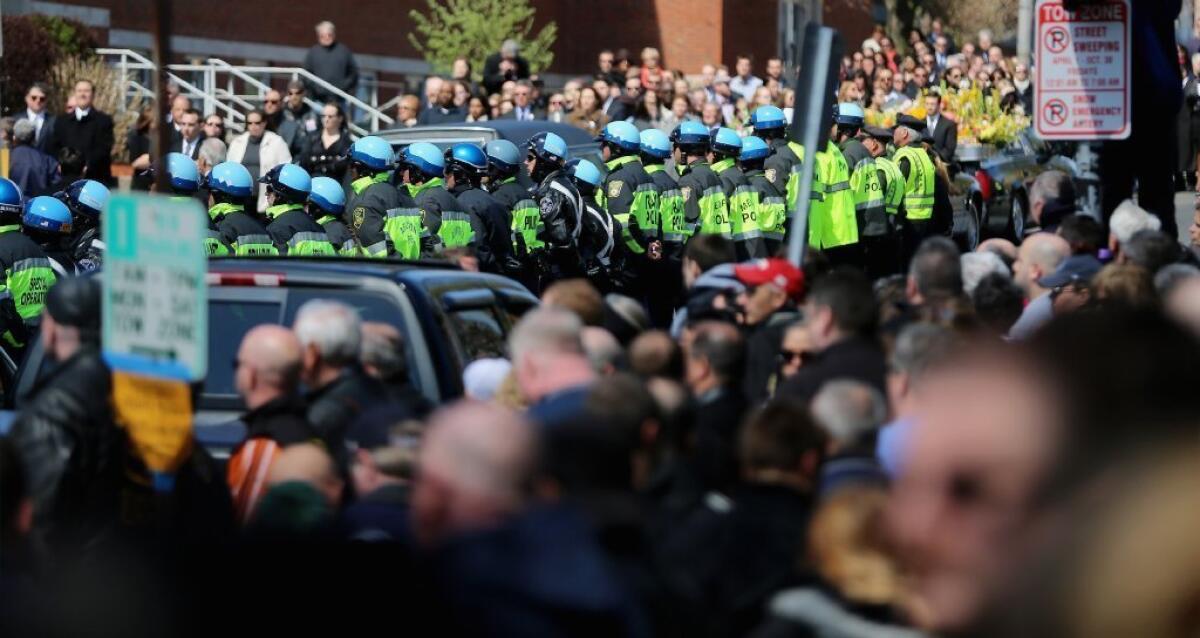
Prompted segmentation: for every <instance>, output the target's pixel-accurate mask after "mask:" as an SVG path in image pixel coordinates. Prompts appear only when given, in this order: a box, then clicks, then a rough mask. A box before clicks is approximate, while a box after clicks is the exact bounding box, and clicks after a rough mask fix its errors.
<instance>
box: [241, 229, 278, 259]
mask: <svg viewBox="0 0 1200 638" xmlns="http://www.w3.org/2000/svg"><path fill="white" fill-rule="evenodd" d="M233 254H235V255H237V256H238V257H255V256H263V255H269V256H273V257H275V256H278V255H279V249H277V248H275V243H274V242H272V241H271V236H270V235H260V234H257V233H255V234H251V235H238V238H237V242H235V243H234V246H233Z"/></svg>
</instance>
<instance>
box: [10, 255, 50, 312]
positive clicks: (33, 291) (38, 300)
mask: <svg viewBox="0 0 1200 638" xmlns="http://www.w3.org/2000/svg"><path fill="white" fill-rule="evenodd" d="M5 274H6V275H7V276H8V277H7V278H8V287H7V292H8V293H9V294H10V295H12V300H13V304H14V305H16V307H17V314H18V315H21V319H23V320H25V321H26V322H30V321H35V320H37V319H38V317H40V316H41V315H42V308H43V307H44V306H45V305H46V292H47V291H49V290H50V287H51V286H53V285H54V282H55V281H58V278H57V277H55V276H54V269H53V268H52V267H51V266H50V259H49V258H47V257H29V258H27V259H21V260H18V261H16V262H13V265H12V266H11V267H9V269H8V272H6V273H5Z"/></svg>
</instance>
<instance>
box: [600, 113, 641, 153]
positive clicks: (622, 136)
mask: <svg viewBox="0 0 1200 638" xmlns="http://www.w3.org/2000/svg"><path fill="white" fill-rule="evenodd" d="M596 141H597V142H608V143H609V144H612V145H613V146H616V147H617V148H619V149H621V150H623V151H628V152H630V153H636V152H637V151H638V148H640V147H641V145H642V140H641V137H640V136H639V135H638V130H637V127H636V126H634V125H632V124H630V123H629V122H626V121H625V120H617V121H616V122H609V123H608V124H607V125H606V126H605V127H604V130H603V131H600V135H597V136H596Z"/></svg>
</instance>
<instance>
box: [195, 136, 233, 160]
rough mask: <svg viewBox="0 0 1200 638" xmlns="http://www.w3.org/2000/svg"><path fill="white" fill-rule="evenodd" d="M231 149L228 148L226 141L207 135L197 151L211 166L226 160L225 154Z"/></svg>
mask: <svg viewBox="0 0 1200 638" xmlns="http://www.w3.org/2000/svg"><path fill="white" fill-rule="evenodd" d="M228 151H229V149H228V148H226V146H225V142H223V141H221V140H220V139H218V138H215V137H206V138H204V141H203V142H200V150H199V151H197V153H198V156H199V157H203V158H204V161H205V162H208V165H209V166H216V165H217V164H220V163H221V162H224V161H225V155H226V154H227V153H228Z"/></svg>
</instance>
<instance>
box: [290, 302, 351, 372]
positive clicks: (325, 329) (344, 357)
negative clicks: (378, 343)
mask: <svg viewBox="0 0 1200 638" xmlns="http://www.w3.org/2000/svg"><path fill="white" fill-rule="evenodd" d="M292 329H293V330H295V331H296V337H297V338H299V339H300V345H301V346H303V347H305V348H307V347H308V346H309V345H313V346H316V348H317V352H319V353H321V358H322V359H323V360H325V362H326V363H329V364H331V365H349V364H351V363H354V362H355V361H358V356H359V350H360V347H361V344H362V319H361V318H360V317H359V315H358V311H357V310H355V309H354V308H352V307H350V306H348V305H346V304H344V303H341V302H340V301H332V300H329V299H313V300H312V301H308V302H305V304H304V305H303V306H300V310H298V311H297V312H296V320H295V321H294V322H293V323H292Z"/></svg>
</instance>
